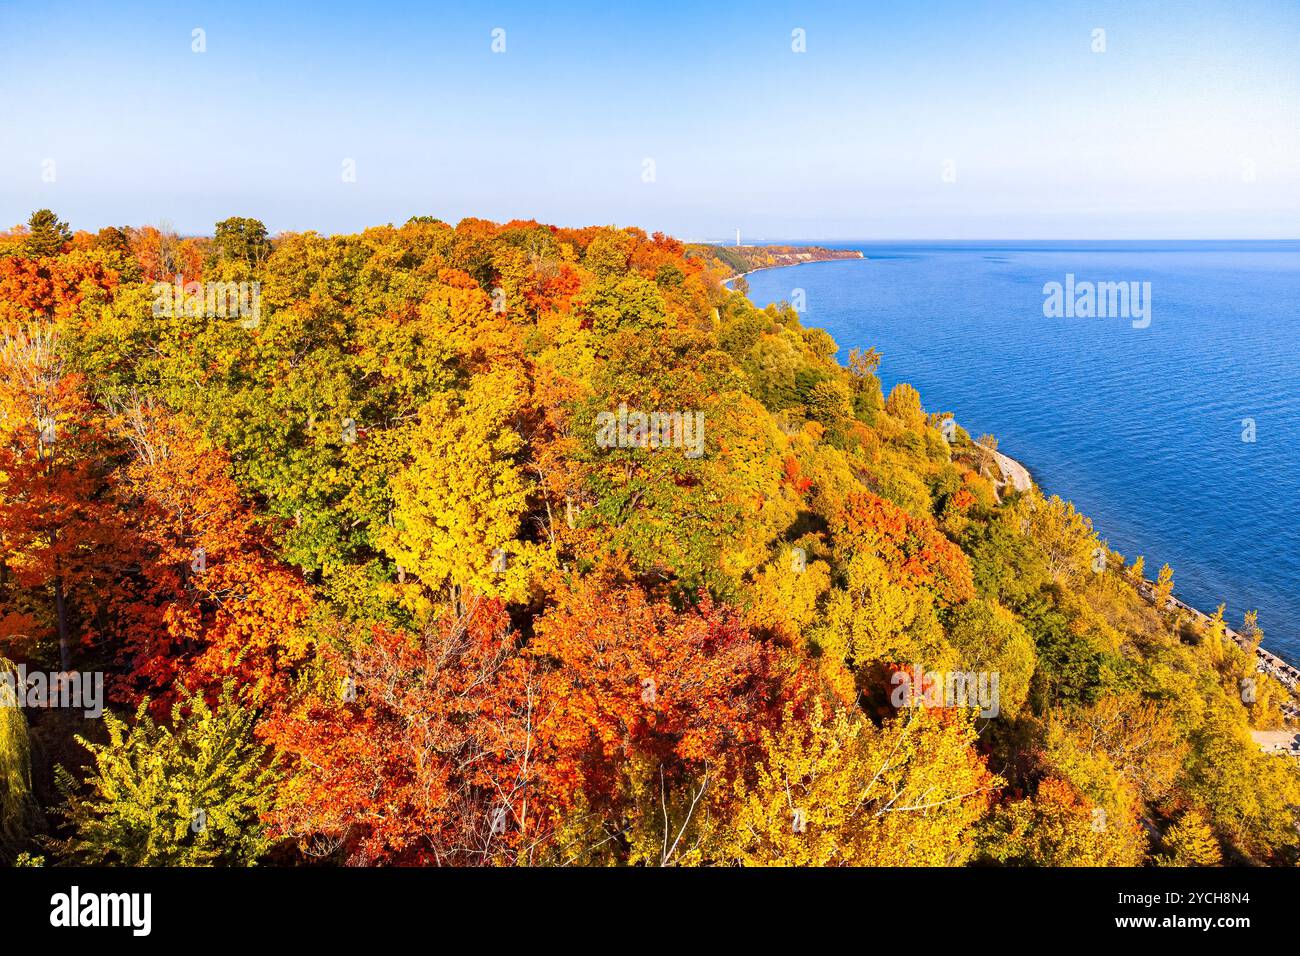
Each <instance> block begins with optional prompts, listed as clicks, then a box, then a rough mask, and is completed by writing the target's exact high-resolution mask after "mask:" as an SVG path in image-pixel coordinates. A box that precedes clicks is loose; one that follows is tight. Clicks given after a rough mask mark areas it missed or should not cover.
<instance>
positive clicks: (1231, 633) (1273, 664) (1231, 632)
mask: <svg viewBox="0 0 1300 956" xmlns="http://www.w3.org/2000/svg"><path fill="white" fill-rule="evenodd" d="M858 255H859V258H860V259H863V260H865V259H866V258H867V257H866V256H865V255H863V254H862V253H861V252H860V251H859V253H858ZM836 261H841V260H838V259H810V260H807V261H804V262H794V263H789V264H787V265H777V266H764V267H763V268H761V269H751V270H749V271H748V272H742V273H739V274H737V275H733V276H730V277H728V278H727V279H724V280H723V282H722V285H723V288H726V289H727V290H728V291H730V292H735V291H736V290H735V289H732V288H731V287H730V285H729V284H728V283H730V282H732V281H734V280H735V279H738V278H741V277H742V276H747V275H752V274H754V273H756V272H766V271H769V270H771V269H789V268H793V267H794V266H801V265H810V264H813V263H816V262H836ZM746 298H748V296H746ZM751 302H752V300H751ZM754 304H755V306H756V307H757V303H754ZM971 444H973V445H976V446H977V447H979V448H984V449H985V450H986V451H989V452H991V453H992V454H993V456H994V458H995V460H996V461H997V464H998V468H999V469H1000V470H1001V471H1002V472H1003V475H1004V478H1005V482H1006V483H1008V484H1010V485H1011V486H1012V487H1013V488H1014V489H1015V490H1016V491H1027V490H1028V489H1029V488H1030V487H1032V486H1034V485H1036V484H1037V482H1035V481H1034V479H1033V475H1032V473H1031V472H1030V470H1029V468H1027V467H1026V466H1025V465H1024V464H1023V463H1022V462H1020V461H1018V460H1017V459H1015V458H1012V457H1011V456H1010V455H1007V454H1005V453H1004V452H1001V451H998V450H996V449H991V448H986V446H983V445H980V444H979V443H978V442H976V441H975V440H974V439H971ZM1154 587H1155V585H1154V583H1153V582H1151V581H1147V580H1143V581H1142V582H1141V583H1139V584H1138V585H1136V589H1137V591H1138V594H1139V596H1140V597H1142V598H1143V599H1144V600H1147V601H1152V602H1153V601H1154V598H1153V595H1154ZM1170 609H1174V610H1180V611H1184V612H1186V613H1188V614H1190V615H1191V616H1192V618H1193V619H1195V620H1196V621H1197V622H1198V623H1205V622H1208V621H1209V620H1211V617H1210V615H1208V614H1206V613H1205V612H1204V611H1202V610H1200V609H1199V608H1195V607H1192V605H1190V604H1188V603H1186V602H1185V601H1183V600H1181V599H1180V598H1178V597H1176V596H1172V595H1171V596H1170V598H1169V601H1168V603H1167V604H1166V606H1165V608H1163V609H1162V610H1170ZM1224 632H1225V633H1226V634H1227V636H1228V637H1230V638H1231V639H1232V640H1233V641H1234V642H1235V643H1236V644H1237V645H1238V646H1239V647H1241V648H1242V649H1243V650H1245V649H1248V648H1249V647H1250V644H1251V642H1250V640H1249V639H1247V638H1246V637H1245V636H1244V635H1243V634H1241V633H1240V632H1238V631H1236V630H1235V629H1233V628H1232V627H1229V626H1228V625H1227V623H1226V622H1225V623H1224ZM1255 658H1256V660H1255V669H1256V670H1257V671H1258V672H1260V673H1265V674H1269V675H1270V676H1272V677H1274V678H1275V679H1276V680H1277V681H1278V682H1279V683H1281V684H1282V686H1283V687H1284V688H1286V689H1287V690H1288V691H1289V692H1290V694H1291V703H1290V704H1284V705H1283V706H1282V710H1283V712H1284V714H1285V715H1286V716H1287V717H1289V718H1291V719H1294V720H1297V721H1300V666H1298V665H1296V664H1293V663H1291V662H1290V661H1288V660H1286V659H1285V658H1283V657H1280V656H1278V655H1277V654H1274V653H1273V652H1271V651H1268V650H1265V649H1264V648H1263V647H1256V648H1255Z"/></svg>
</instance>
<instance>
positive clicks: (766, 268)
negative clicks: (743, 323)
mask: <svg viewBox="0 0 1300 956" xmlns="http://www.w3.org/2000/svg"><path fill="white" fill-rule="evenodd" d="M853 261H857V262H868V261H870V260H869V258H868V257H867V256H866V255H864V254H863V253H862V252H861V251H858V255H857V259H856V260H854V257H853V256H837V257H836V258H834V259H805V260H803V261H802V262H787V263H785V264H784V265H779V266H762V267H761V268H758V269H750V270H749V271H748V272H737V273H736V274H735V275H731V276H727V277H726V278H725V279H723V280H722V287H723V288H724V289H726V290H727V291H729V292H735V291H736V290H735V289H733V288H731V286H730V285H729V284H728V283H731V282H735V281H736V280H737V279H742V278H744V277H745V276H752V275H753V274H754V273H756V272H771V271H772V270H773V269H793V268H795V267H796V266H812V265H817V264H818V263H819V262H853ZM750 301H753V300H750ZM754 305H755V306H756V307H757V306H758V303H757V302H755V303H754Z"/></svg>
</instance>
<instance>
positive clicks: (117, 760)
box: [57, 682, 277, 866]
mask: <svg viewBox="0 0 1300 956" xmlns="http://www.w3.org/2000/svg"><path fill="white" fill-rule="evenodd" d="M148 704H149V702H148V701H147V700H145V701H143V702H142V703H141V704H140V706H139V708H137V710H136V712H135V717H134V720H133V722H132V723H131V724H130V725H128V724H127V723H126V722H125V721H123V720H122V719H121V718H119V717H117V716H115V715H113V714H111V713H105V714H104V721H105V724H106V725H107V729H108V742H107V743H103V744H96V743H92V742H90V741H88V740H86V739H85V738H82V737H78V738H77V740H78V742H79V743H80V744H81V745H82V746H83V747H85V748H86V750H88V751H89V752H90V757H91V764H90V775H89V776H88V777H87V778H86V781H85V785H84V787H78V786H77V783H76V780H75V778H74V777H73V776H72V774H71V773H70V772H69V771H68V770H67V769H66V768H64V767H59V768H58V771H57V783H58V786H59V789H60V790H61V791H62V793H63V795H64V797H65V798H66V799H67V806H66V809H65V811H64V813H65V815H66V818H67V821H68V823H69V825H70V826H71V827H72V829H73V830H74V834H73V835H72V836H71V837H68V838H67V839H66V840H63V841H60V843H59V846H60V849H61V850H62V852H63V853H64V854H65V855H66V856H67V857H68V858H69V859H71V860H74V861H76V862H78V863H84V864H117V865H125V866H202V865H216V864H224V865H233V866H251V865H253V864H254V863H255V862H256V861H257V859H258V858H259V857H260V856H262V855H263V854H264V853H266V851H267V850H268V849H269V848H270V843H269V842H268V840H267V837H266V833H265V829H264V826H263V824H262V818H263V817H264V816H265V815H266V814H268V813H269V812H270V811H271V809H272V807H273V806H274V793H275V787H276V781H277V773H276V771H275V769H274V768H273V767H272V766H271V765H270V763H269V761H268V757H267V748H266V747H264V746H263V745H261V744H260V743H259V742H258V741H257V740H256V739H255V737H254V730H253V728H254V723H255V719H256V718H255V715H254V714H253V712H252V711H251V710H249V709H247V708H245V707H244V706H242V705H241V703H240V701H239V699H238V695H237V693H236V691H235V688H234V685H233V683H230V682H227V683H226V684H225V686H224V687H223V688H222V690H221V694H220V696H219V697H218V699H217V701H216V704H215V706H210V705H209V704H208V703H207V701H205V700H204V698H203V696H202V694H199V693H195V694H193V695H189V696H186V697H184V698H183V699H182V700H179V701H178V702H177V703H176V704H175V705H174V706H173V708H172V712H171V722H170V726H164V725H161V724H158V723H156V722H155V721H154V719H153V718H152V717H151V716H150V715H149V712H148Z"/></svg>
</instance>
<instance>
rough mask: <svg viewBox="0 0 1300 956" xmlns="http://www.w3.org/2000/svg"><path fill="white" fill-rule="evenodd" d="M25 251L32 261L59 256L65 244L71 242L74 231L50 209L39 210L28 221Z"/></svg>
mask: <svg viewBox="0 0 1300 956" xmlns="http://www.w3.org/2000/svg"><path fill="white" fill-rule="evenodd" d="M27 230H28V232H27V240H26V242H25V243H24V251H25V252H26V253H27V255H28V256H29V257H30V258H32V259H40V258H43V257H45V256H53V255H57V254H58V253H59V251H60V250H61V249H62V248H63V244H64V243H66V242H69V241H71V239H72V230H71V229H69V228H68V224H67V223H66V222H61V221H60V220H59V217H58V216H56V215H55V214H54V213H53V212H52V211H50V210H49V209H38V210H36V211H35V212H34V213H32V215H31V218H30V219H28V220H27Z"/></svg>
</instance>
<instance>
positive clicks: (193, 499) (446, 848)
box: [0, 210, 1300, 866]
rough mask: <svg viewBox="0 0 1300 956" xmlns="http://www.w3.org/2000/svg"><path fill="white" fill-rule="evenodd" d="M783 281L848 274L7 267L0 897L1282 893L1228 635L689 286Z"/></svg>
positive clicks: (912, 411) (772, 258)
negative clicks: (103, 891) (799, 888)
mask: <svg viewBox="0 0 1300 956" xmlns="http://www.w3.org/2000/svg"><path fill="white" fill-rule="evenodd" d="M786 254H791V255H795V256H804V255H808V256H814V257H840V256H844V255H856V253H841V252H832V251H830V250H815V251H808V250H794V251H791V250H785V251H784V252H779V251H773V250H772V249H769V248H765V247H754V246H750V247H732V248H727V247H721V246H709V245H686V244H684V243H682V242H679V241H677V240H675V239H672V238H670V237H667V236H664V235H662V234H659V233H655V234H653V235H648V234H647V233H645V232H644V231H641V230H639V229H635V228H623V229H619V228H613V227H589V228H582V229H570V228H558V227H552V226H545V225H541V224H538V223H536V222H533V221H514V222H509V223H505V224H496V223H492V222H488V221H485V220H481V219H465V220H462V221H461V222H460V223H459V224H457V225H455V226H452V225H450V224H448V223H444V222H442V221H440V220H438V219H435V218H432V217H415V218H413V219H411V220H410V221H409V222H407V223H406V224H405V225H403V226H401V227H400V228H397V227H394V226H391V225H388V226H380V227H375V228H370V229H367V230H365V231H364V232H362V233H360V234H358V235H340V236H330V237H325V236H321V235H317V234H315V233H312V232H306V233H282V234H279V235H277V236H275V237H271V236H269V235H268V233H267V230H266V228H265V227H264V226H263V224H262V223H261V222H259V221H258V220H255V219H248V218H239V217H236V218H231V219H227V220H224V221H223V222H221V223H218V224H217V225H216V228H215V232H214V235H213V236H212V237H180V236H178V235H176V234H175V233H174V232H172V231H170V230H168V229H160V228H157V227H153V226H145V227H141V228H132V227H124V228H105V229H101V230H99V231H98V232H97V233H91V232H84V231H76V232H74V231H73V230H72V229H71V228H70V227H69V226H68V225H67V224H66V223H64V222H62V221H60V220H59V219H58V217H57V216H56V215H55V214H54V213H52V212H50V211H49V210H41V211H39V212H37V213H35V214H33V216H32V219H31V221H30V222H29V223H28V224H27V225H26V226H18V227H15V228H13V229H11V230H9V231H8V232H4V233H0V659H2V663H0V671H2V672H3V674H2V675H0V676H3V678H4V679H3V680H0V696H4V700H3V703H4V704H5V705H6V706H0V810H2V812H3V818H2V824H0V858H2V859H3V860H4V861H5V862H6V863H8V864H16V865H20V866H35V865H56V864H98V863H107V864H117V865H251V864H254V863H256V864H259V865H322V864H324V865H458V866H468V865H537V866H553V865H654V866H659V865H724V866H725V865H771V864H778V865H853V866H859V865H882V866H930V865H949V866H951V865H1016V866H1020V865H1031V866H1075V865H1103V866H1123V865H1174V866H1187V865H1200V866H1214V865H1259V864H1264V865H1287V866H1291V865H1296V864H1297V862H1300V829H1298V828H1297V827H1298V823H1300V762H1297V761H1296V760H1294V759H1292V758H1289V757H1287V756H1281V755H1274V754H1269V753H1264V752H1262V751H1261V749H1260V747H1259V746H1258V745H1257V744H1256V742H1255V741H1254V740H1253V739H1252V737H1251V731H1252V730H1255V731H1259V730H1269V729H1278V728H1281V727H1283V726H1287V723H1286V722H1287V720H1288V717H1287V709H1288V708H1290V707H1292V706H1293V702H1292V700H1291V698H1290V695H1289V693H1288V690H1287V688H1286V687H1284V686H1283V685H1282V684H1281V683H1279V681H1278V680H1276V679H1275V678H1274V677H1273V676H1272V675H1271V674H1269V673H1265V672H1261V671H1259V670H1258V669H1257V667H1256V655H1255V649H1256V647H1257V646H1258V643H1259V641H1260V640H1261V639H1262V634H1261V632H1260V630H1259V628H1258V627H1257V626H1255V624H1256V622H1255V620H1254V618H1253V616H1252V615H1248V616H1247V618H1248V619H1247V621H1246V622H1244V625H1243V626H1242V628H1241V633H1240V635H1236V633H1235V632H1233V631H1230V630H1229V627H1228V625H1227V624H1226V623H1225V621H1224V620H1223V617H1222V613H1221V609H1220V612H1219V613H1216V614H1214V615H1212V616H1210V617H1208V618H1204V617H1200V616H1198V615H1195V614H1193V613H1191V612H1190V611H1188V610H1187V609H1185V608H1182V607H1180V606H1178V605H1177V604H1176V603H1173V602H1171V601H1170V598H1171V596H1172V592H1173V587H1174V581H1173V572H1172V571H1171V570H1170V569H1169V568H1168V567H1165V568H1162V569H1160V572H1159V573H1158V574H1157V575H1156V576H1155V580H1154V582H1151V583H1147V580H1146V575H1147V572H1146V569H1145V567H1144V560H1143V558H1142V557H1140V556H1132V558H1131V559H1130V558H1126V557H1125V556H1122V555H1119V554H1117V553H1115V552H1113V551H1111V550H1110V549H1109V548H1107V547H1106V545H1105V542H1104V540H1102V539H1101V538H1100V537H1099V535H1098V533H1097V531H1096V530H1094V528H1093V527H1092V525H1091V523H1090V521H1089V520H1088V519H1087V518H1086V517H1085V516H1083V515H1081V514H1079V513H1077V512H1076V510H1075V509H1074V507H1073V506H1072V505H1071V504H1069V503H1068V502H1066V501H1062V500H1061V499H1060V498H1058V497H1055V496H1052V497H1045V496H1044V495H1043V493H1042V492H1041V491H1040V490H1039V489H1038V488H1037V487H1029V488H1028V489H1019V488H1017V487H1015V486H1014V485H1013V484H1012V483H1009V482H1007V481H1005V480H1004V476H1003V474H1002V470H1001V468H1000V467H999V464H998V457H997V454H996V452H997V445H996V440H995V439H993V438H992V437H991V436H980V437H977V438H972V436H970V435H968V434H967V433H966V432H965V431H964V430H963V429H961V428H960V427H959V426H956V425H955V423H954V422H953V421H952V413H951V412H935V411H931V412H927V411H926V410H925V409H924V407H923V405H922V403H921V398H920V396H919V395H918V394H917V391H916V390H915V389H914V388H912V387H911V386H909V385H906V384H900V385H898V386H896V387H894V388H893V389H892V390H891V391H890V392H889V394H888V395H885V394H883V393H882V388H881V384H880V380H879V378H878V377H877V374H876V373H877V369H878V363H879V361H880V355H879V354H878V353H877V352H875V351H874V350H872V349H866V350H853V351H852V352H851V353H850V355H849V357H848V361H847V364H846V365H841V364H840V363H839V362H837V361H836V358H835V356H836V353H837V352H838V347H837V345H836V343H835V342H834V341H833V340H832V339H831V337H830V336H829V335H828V334H827V333H826V332H825V331H822V330H820V329H816V328H807V327H805V326H804V325H803V324H802V323H801V321H800V318H799V315H798V313H797V312H796V311H795V310H794V309H792V308H791V307H790V306H789V305H786V304H777V305H770V306H767V307H766V308H763V309H759V308H757V307H755V306H754V305H753V304H752V303H751V302H750V301H749V300H748V299H747V298H746V297H745V295H744V294H743V291H738V290H732V289H728V288H727V287H726V286H725V285H724V280H727V279H728V278H730V277H732V276H734V275H736V274H738V273H743V272H745V271H749V270H751V269H753V268H760V267H763V266H764V265H780V264H788V262H789V261H791V260H789V259H782V258H780V256H781V255H786ZM795 261H802V260H795ZM738 284H739V285H741V286H742V290H743V283H738ZM958 411H959V410H958ZM97 681H99V682H102V695H103V696H102V707H95V706H93V705H94V703H95V691H94V688H95V687H96V682H97ZM954 685H955V686H956V696H955V697H954ZM74 698H75V700H74ZM70 704H75V705H74V706H70ZM96 710H102V713H96Z"/></svg>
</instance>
